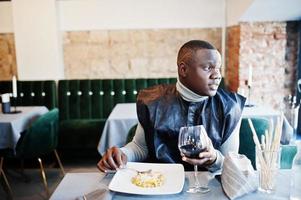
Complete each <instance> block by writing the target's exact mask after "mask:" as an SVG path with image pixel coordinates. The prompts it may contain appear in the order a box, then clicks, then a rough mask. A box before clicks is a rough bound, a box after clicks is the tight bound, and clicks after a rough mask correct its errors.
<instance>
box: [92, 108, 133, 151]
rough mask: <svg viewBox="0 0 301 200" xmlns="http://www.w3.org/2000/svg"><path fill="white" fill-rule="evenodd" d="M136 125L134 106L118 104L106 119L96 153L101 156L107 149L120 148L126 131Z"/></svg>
mask: <svg viewBox="0 0 301 200" xmlns="http://www.w3.org/2000/svg"><path fill="white" fill-rule="evenodd" d="M137 123H138V119H137V113H136V104H135V103H119V104H117V105H116V106H115V107H114V108H113V110H112V112H111V114H110V116H109V117H108V119H107V121H106V123H105V126H104V129H103V132H102V135H101V138H100V141H99V144H98V151H99V153H100V154H101V155H102V154H103V153H104V152H105V151H106V150H107V149H108V148H110V147H113V146H118V147H121V146H123V145H124V144H125V143H126V138H127V134H128V131H129V130H130V128H131V127H132V126H134V125H135V124H137Z"/></svg>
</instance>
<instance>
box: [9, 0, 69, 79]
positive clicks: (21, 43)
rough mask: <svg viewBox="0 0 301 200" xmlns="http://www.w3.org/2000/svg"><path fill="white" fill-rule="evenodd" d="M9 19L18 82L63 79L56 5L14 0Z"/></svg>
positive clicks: (51, 1) (48, 1) (51, 0)
mask: <svg viewBox="0 0 301 200" xmlns="http://www.w3.org/2000/svg"><path fill="white" fill-rule="evenodd" d="M12 15H13V25H14V28H13V29H14V35H15V45H16V57H17V68H18V77H19V79H20V80H45V79H60V78H63V77H64V76H63V70H64V67H63V60H62V55H63V54H62V44H61V43H60V38H61V35H60V32H59V29H58V23H57V16H56V1H55V0H43V1H41V0H26V1H24V0H13V1H12Z"/></svg>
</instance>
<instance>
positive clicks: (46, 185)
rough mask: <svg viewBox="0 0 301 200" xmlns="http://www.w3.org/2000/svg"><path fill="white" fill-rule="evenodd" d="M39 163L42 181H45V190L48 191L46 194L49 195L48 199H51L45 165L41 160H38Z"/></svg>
mask: <svg viewBox="0 0 301 200" xmlns="http://www.w3.org/2000/svg"><path fill="white" fill-rule="evenodd" d="M38 161H39V163H40V168H41V176H42V179H43V183H44V187H45V190H46V193H47V197H48V198H49V197H50V192H49V189H48V184H47V179H46V175H45V171H44V167H43V163H42V160H41V158H38Z"/></svg>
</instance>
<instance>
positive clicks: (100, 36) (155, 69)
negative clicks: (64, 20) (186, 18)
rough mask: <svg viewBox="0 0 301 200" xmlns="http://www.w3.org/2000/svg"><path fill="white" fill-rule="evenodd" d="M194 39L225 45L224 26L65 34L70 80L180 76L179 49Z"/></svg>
mask: <svg viewBox="0 0 301 200" xmlns="http://www.w3.org/2000/svg"><path fill="white" fill-rule="evenodd" d="M192 39H202V40H208V41H210V42H211V43H213V44H214V45H215V46H216V48H218V49H220V48H221V29H220V28H210V29H158V30H103V31H85V32H66V33H64V38H63V41H64V63H65V77H66V78H67V79H78V78H80V79H85V78H156V77H162V78H163V77H176V76H177V65H176V59H177V53H178V50H179V48H180V47H181V46H182V45H183V44H184V43H185V42H187V41H189V40H192Z"/></svg>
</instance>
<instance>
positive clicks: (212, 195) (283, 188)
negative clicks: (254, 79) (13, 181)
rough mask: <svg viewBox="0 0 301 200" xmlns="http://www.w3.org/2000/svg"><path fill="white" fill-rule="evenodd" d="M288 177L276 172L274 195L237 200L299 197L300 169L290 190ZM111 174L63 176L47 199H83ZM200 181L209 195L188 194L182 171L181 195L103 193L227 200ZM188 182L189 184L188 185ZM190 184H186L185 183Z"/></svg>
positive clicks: (213, 184) (212, 182)
mask: <svg viewBox="0 0 301 200" xmlns="http://www.w3.org/2000/svg"><path fill="white" fill-rule="evenodd" d="M290 176H292V175H291V172H290V171H289V170H280V172H279V174H278V176H277V183H276V192H275V193H274V194H270V195H268V194H263V193H261V192H257V191H255V192H252V193H249V194H247V195H245V196H243V197H241V198H239V199H243V200H254V199H256V200H261V199H277V200H284V199H289V195H290V192H292V191H294V192H295V193H297V195H298V196H299V198H301V187H300V185H301V170H300V169H299V170H298V171H297V173H294V174H293V177H295V180H294V181H296V182H295V186H296V187H291V184H289V181H288V180H289V177H290ZM112 177H113V175H107V176H105V175H104V174H103V173H100V172H97V173H67V174H66V175H65V177H64V179H63V180H62V181H61V183H60V184H59V185H58V187H57V188H56V190H55V191H54V193H53V194H52V196H51V197H50V200H74V199H77V198H78V199H83V198H82V197H83V195H86V194H88V193H90V192H93V191H95V190H96V189H101V188H104V189H107V190H108V185H109V183H110V181H111V179H112ZM199 179H200V181H204V180H209V184H208V186H209V187H210V190H211V191H210V192H209V193H206V194H190V193H187V192H185V191H186V190H187V188H188V187H189V184H191V183H193V182H194V181H193V172H185V185H184V188H183V190H182V192H181V193H179V194H173V195H164V196H162V195H156V196H155V195H154V196H153V195H150V196H145V195H133V194H124V193H116V192H111V191H109V190H108V191H107V192H106V195H105V198H104V199H105V200H110V199H116V200H123V199H124V200H129V199H136V200H137V199H139V200H140V199H141V200H142V199H146V198H147V199H177V200H182V199H183V200H186V199H189V200H190V199H192V200H194V199H195V200H203V199H206V200H208V199H218V200H228V198H227V197H226V196H225V194H224V192H223V190H222V186H221V184H220V182H219V181H218V180H217V179H215V178H213V175H212V174H210V173H208V172H200V173H199ZM190 180H192V182H190ZM189 182H190V183H189Z"/></svg>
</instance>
